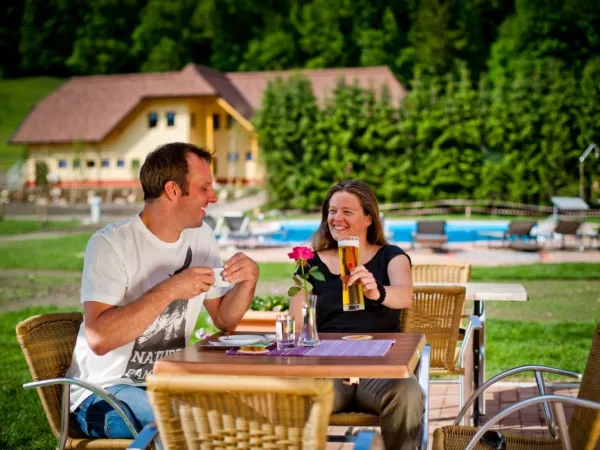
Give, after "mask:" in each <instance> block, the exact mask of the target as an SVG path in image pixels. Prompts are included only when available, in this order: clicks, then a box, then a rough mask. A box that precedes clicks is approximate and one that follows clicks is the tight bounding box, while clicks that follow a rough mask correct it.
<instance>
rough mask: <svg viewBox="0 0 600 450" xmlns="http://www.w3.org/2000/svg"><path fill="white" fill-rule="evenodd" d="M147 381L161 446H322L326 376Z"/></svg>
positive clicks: (327, 407)
mask: <svg viewBox="0 0 600 450" xmlns="http://www.w3.org/2000/svg"><path fill="white" fill-rule="evenodd" d="M146 381H147V384H148V395H149V397H150V402H151V404H152V407H153V409H154V414H155V418H156V423H157V425H158V431H159V435H160V438H161V441H162V443H163V445H164V447H165V449H166V450H169V449H174V448H177V449H186V448H187V449H196V448H205V446H206V448H217V447H218V448H225V447H227V448H234V447H235V448H238V447H239V448H245V449H262V448H279V449H282V450H283V449H290V450H291V449H306V450H309V449H310V450H312V449H317V450H321V449H325V446H326V443H327V429H328V422H329V416H330V414H331V410H332V408H333V384H332V382H331V380H315V379H304V378H303V379H289V378H288V379H286V378H273V377H248V376H239V377H232V376H223V375H188V374H153V375H149V376H148V377H147V379H146ZM226 443H227V444H226ZM271 446H273V447H271Z"/></svg>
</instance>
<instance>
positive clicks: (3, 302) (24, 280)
mask: <svg viewBox="0 0 600 450" xmlns="http://www.w3.org/2000/svg"><path fill="white" fill-rule="evenodd" d="M80 282H81V277H80V276H79V275H75V274H73V275H62V276H51V275H20V276H19V275H18V276H14V275H12V276H6V277H5V276H0V311H2V310H3V309H9V308H10V309H17V308H15V306H16V305H19V304H21V305H22V303H23V302H26V301H31V300H36V299H43V301H48V300H47V299H52V298H56V297H57V296H58V295H61V294H63V293H64V291H65V290H67V289H68V290H70V291H76V290H77V289H73V288H72V287H73V285H75V286H79V284H80Z"/></svg>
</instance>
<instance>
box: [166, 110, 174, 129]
mask: <svg viewBox="0 0 600 450" xmlns="http://www.w3.org/2000/svg"><path fill="white" fill-rule="evenodd" d="M167 126H168V127H173V126H175V113H174V112H173V111H169V112H168V113H167Z"/></svg>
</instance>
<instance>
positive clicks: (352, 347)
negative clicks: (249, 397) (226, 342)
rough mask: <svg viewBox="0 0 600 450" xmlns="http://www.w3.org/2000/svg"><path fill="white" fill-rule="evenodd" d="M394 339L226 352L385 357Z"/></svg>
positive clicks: (333, 341) (263, 354)
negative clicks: (258, 351) (251, 351)
mask: <svg viewBox="0 0 600 450" xmlns="http://www.w3.org/2000/svg"><path fill="white" fill-rule="evenodd" d="M395 342H396V341H395V340H393V339H373V340H369V341H345V340H341V339H339V340H326V341H321V344H320V345H318V346H316V347H294V348H290V349H285V350H277V347H276V346H275V345H274V344H273V345H271V346H269V347H267V349H268V350H269V351H267V352H266V353H256V354H251V353H240V352H239V351H238V350H239V349H237V348H235V349H231V350H228V351H227V352H226V354H227V355H250V356H350V357H352V356H355V357H356V356H384V355H385V354H386V353H387V352H388V350H389V349H390V348H391V347H392V345H394V344H395Z"/></svg>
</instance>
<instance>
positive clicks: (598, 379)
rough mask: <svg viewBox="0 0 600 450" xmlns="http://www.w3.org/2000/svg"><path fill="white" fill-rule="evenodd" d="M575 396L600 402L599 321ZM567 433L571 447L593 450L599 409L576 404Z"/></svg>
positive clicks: (599, 422)
mask: <svg viewBox="0 0 600 450" xmlns="http://www.w3.org/2000/svg"><path fill="white" fill-rule="evenodd" d="M577 397H579V398H582V399H585V400H592V401H595V402H599V403H600V322H598V324H597V325H596V329H595V330H594V336H593V338H592V348H591V349H590V354H589V356H588V360H587V364H586V365H585V370H584V371H583V379H582V380H581V386H580V387H579V394H578V395H577ZM569 435H570V436H571V443H572V445H573V448H580V449H582V450H593V449H594V448H595V446H596V443H597V442H598V438H599V437H600V411H598V410H591V409H586V408H581V407H579V406H576V407H575V408H574V410H573V416H572V418H571V422H570V424H569Z"/></svg>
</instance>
